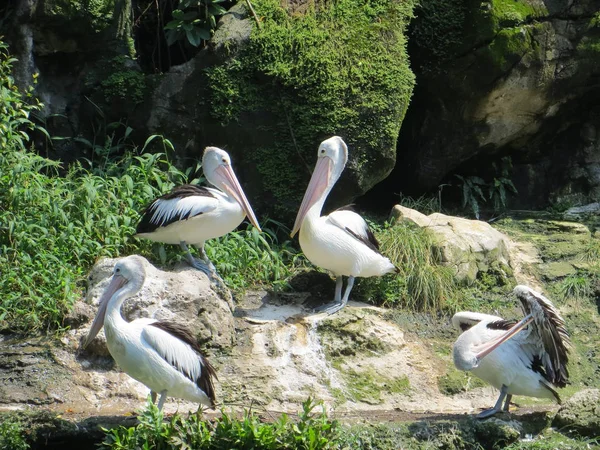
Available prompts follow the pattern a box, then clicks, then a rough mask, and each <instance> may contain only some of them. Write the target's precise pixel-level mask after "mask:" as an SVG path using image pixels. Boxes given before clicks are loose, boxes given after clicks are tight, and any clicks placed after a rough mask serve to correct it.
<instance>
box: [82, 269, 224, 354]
mask: <svg viewBox="0 0 600 450" xmlns="http://www.w3.org/2000/svg"><path fill="white" fill-rule="evenodd" d="M117 261H118V259H108V258H107V259H102V260H100V261H99V262H98V263H96V265H95V266H94V267H93V268H92V270H91V272H90V275H89V277H88V279H89V289H88V293H87V296H86V303H88V304H91V305H94V307H95V308H97V303H98V300H99V298H100V296H101V295H102V292H103V291H104V289H105V288H106V287H107V286H108V283H109V281H110V279H111V277H112V270H113V267H114V265H115V263H116V262H117ZM144 261H145V265H146V282H145V283H144V287H143V288H142V290H141V291H140V292H139V293H138V294H137V295H136V296H135V297H133V298H131V299H129V300H127V301H126V302H125V303H124V304H123V307H122V308H121V311H122V314H123V316H124V318H125V320H127V321H132V320H134V319H137V318H140V317H151V318H155V319H158V320H172V321H177V322H178V323H180V324H182V325H184V326H186V327H187V328H189V329H190V330H191V331H192V332H193V333H194V334H196V336H198V339H199V340H200V341H201V342H205V343H207V344H208V345H210V346H213V347H217V348H223V349H225V348H230V347H231V345H232V343H233V341H234V326H233V304H232V303H231V297H230V296H229V297H227V298H226V299H223V298H221V297H219V296H218V295H217V294H216V293H215V292H214V291H213V290H212V288H211V283H210V281H209V280H208V278H207V277H206V275H205V274H204V273H202V272H200V271H198V270H195V269H193V268H191V267H189V266H188V265H180V266H179V267H177V268H176V269H175V271H174V272H165V271H162V270H159V269H157V268H156V267H154V266H153V265H152V264H150V263H149V262H148V261H147V260H146V259H144ZM85 333H87V329H86V330H85ZM81 334H82V336H83V335H84V333H83V330H82V333H81ZM100 341H102V337H101V338H100ZM104 345H105V344H104ZM101 348H102V344H101V345H100V347H97V346H96V345H92V347H91V349H90V351H91V352H93V353H95V354H104V355H105V354H107V351H105V350H102V349H101Z"/></svg>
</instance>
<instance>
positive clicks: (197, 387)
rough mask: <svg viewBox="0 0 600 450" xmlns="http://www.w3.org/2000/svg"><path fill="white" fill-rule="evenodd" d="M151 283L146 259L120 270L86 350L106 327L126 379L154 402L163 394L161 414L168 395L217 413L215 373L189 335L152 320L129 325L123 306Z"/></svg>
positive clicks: (122, 264)
mask: <svg viewBox="0 0 600 450" xmlns="http://www.w3.org/2000/svg"><path fill="white" fill-rule="evenodd" d="M145 279H146V271H145V269H144V261H143V259H142V258H141V257H139V256H137V255H132V256H128V257H127V258H124V259H121V260H120V261H119V262H117V264H115V268H114V270H113V277H112V280H111V282H110V285H109V286H108V287H107V288H106V290H105V291H104V293H103V294H102V297H101V298H100V301H99V304H98V313H97V315H96V318H95V319H94V322H93V323H92V327H91V328H90V331H89V333H88V335H87V337H86V338H85V341H84V343H83V347H84V348H85V347H86V346H87V345H88V344H89V343H90V342H91V341H92V340H93V339H94V337H95V336H96V335H97V334H98V332H99V331H100V329H101V328H102V326H103V325H104V334H105V335H106V343H107V345H108V350H109V351H110V354H111V355H112V357H113V358H114V360H115V361H116V362H117V364H118V365H119V366H120V367H121V368H122V369H123V370H124V371H125V373H127V374H128V375H129V376H130V377H132V378H134V379H136V380H138V381H140V382H141V383H144V384H145V385H146V386H148V387H149V388H150V391H151V393H152V399H153V401H154V400H155V398H156V393H159V394H160V400H159V402H158V409H162V407H163V405H164V403H165V400H166V398H167V395H170V396H172V397H177V398H182V399H184V400H189V401H192V402H197V403H201V404H203V405H206V406H209V407H212V408H214V405H215V389H214V386H213V378H216V373H215V370H214V369H213V367H212V366H211V365H210V363H209V362H208V360H207V359H206V358H205V357H204V356H202V354H201V353H200V348H199V346H198V343H197V341H196V340H195V339H194V337H193V335H192V334H191V333H190V332H189V331H188V330H187V329H185V328H184V327H181V326H180V325H177V324H176V323H172V322H159V321H157V320H154V319H147V318H144V319H136V320H134V321H133V322H126V321H125V320H124V319H123V317H122V316H121V305H122V304H123V302H124V301H125V300H126V299H128V298H129V297H131V296H133V295H135V294H137V293H138V292H139V291H140V289H141V288H142V286H143V285H144V281H145Z"/></svg>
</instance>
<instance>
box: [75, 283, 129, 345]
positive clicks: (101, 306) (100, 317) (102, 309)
mask: <svg viewBox="0 0 600 450" xmlns="http://www.w3.org/2000/svg"><path fill="white" fill-rule="evenodd" d="M125 283H127V279H126V278H124V277H122V276H121V275H117V274H115V275H113V277H112V280H111V281H110V284H109V285H108V287H107V288H106V290H105V291H104V293H103V294H102V297H100V300H99V301H98V312H97V313H96V317H95V318H94V322H93V323H92V326H91V328H90V331H89V332H88V335H87V336H86V337H85V340H84V341H83V348H86V347H87V346H88V345H89V344H90V342H92V341H93V340H94V338H95V337H96V335H97V334H98V333H99V332H100V330H101V329H102V327H103V326H104V317H105V316H106V309H107V307H108V303H109V302H110V299H111V298H112V296H113V295H114V294H115V292H117V291H118V290H119V289H121V288H122V287H123V286H124V285H125Z"/></svg>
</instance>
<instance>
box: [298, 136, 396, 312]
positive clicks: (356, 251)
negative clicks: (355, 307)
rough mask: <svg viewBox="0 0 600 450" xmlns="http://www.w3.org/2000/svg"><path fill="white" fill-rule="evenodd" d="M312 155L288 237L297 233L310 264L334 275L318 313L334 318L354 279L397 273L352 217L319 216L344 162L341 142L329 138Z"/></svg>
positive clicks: (345, 212)
mask: <svg viewBox="0 0 600 450" xmlns="http://www.w3.org/2000/svg"><path fill="white" fill-rule="evenodd" d="M317 154H318V157H317V164H316V166H315V169H314V171H313V174H312V177H311V179H310V182H309V184H308V187H307V188H306V193H305V194H304V199H303V200H302V204H301V205H300V209H299V210H298V215H297V216H296V221H295V223H294V228H293V229H292V233H291V236H292V237H293V236H294V235H295V234H296V233H297V232H298V231H300V236H299V240H300V247H301V248H302V251H303V252H304V254H305V255H306V257H307V258H308V259H309V261H310V262H312V263H313V264H314V265H316V266H319V267H322V268H324V269H327V270H329V271H331V272H333V274H334V275H335V277H336V281H335V296H334V299H333V302H332V303H328V304H326V305H324V306H323V307H321V308H318V311H322V312H327V313H329V314H333V313H335V312H337V311H339V310H340V309H342V308H343V307H344V306H345V305H346V303H347V302H348V298H349V296H350V291H351V290H352V286H353V285H354V279H355V278H356V277H373V276H381V275H385V274H387V273H393V272H396V270H397V269H396V267H395V266H394V265H393V264H392V263H391V262H390V260H389V259H388V258H386V257H385V256H383V255H382V254H381V253H380V252H379V244H378V242H377V240H376V239H375V236H374V235H373V233H372V232H371V230H370V229H369V226H368V225H367V222H365V220H364V219H363V218H362V217H361V216H359V215H358V214H357V213H355V212H354V211H351V210H349V209H348V208H340V209H338V210H336V211H333V212H332V213H330V214H328V215H326V216H321V210H322V209H323V205H324V203H325V200H326V199H327V196H328V195H329V192H330V191H331V189H332V188H333V186H334V185H335V183H336V182H337V180H338V179H339V178H340V175H341V174H342V171H343V170H344V167H345V166H346V162H347V161H348V147H347V146H346V143H345V142H344V141H343V140H342V138H341V137H339V136H334V137H332V138H329V139H327V140H325V141H323V142H322V143H321V145H319V149H318V153H317ZM343 276H347V277H348V284H347V285H346V290H345V292H344V296H343V297H342V284H343V278H342V277H343Z"/></svg>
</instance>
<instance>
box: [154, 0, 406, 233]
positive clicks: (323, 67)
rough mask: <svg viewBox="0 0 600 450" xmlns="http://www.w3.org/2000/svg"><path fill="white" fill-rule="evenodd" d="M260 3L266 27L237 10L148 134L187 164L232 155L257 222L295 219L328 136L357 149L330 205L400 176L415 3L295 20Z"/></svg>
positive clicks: (160, 108)
mask: <svg viewBox="0 0 600 450" xmlns="http://www.w3.org/2000/svg"><path fill="white" fill-rule="evenodd" d="M252 4H253V6H254V9H255V10H256V13H257V15H258V17H259V18H260V27H259V26H257V25H256V23H255V21H254V19H253V18H252V17H251V16H249V15H246V16H245V17H243V16H241V15H240V14H239V10H240V8H241V9H243V8H244V7H243V4H242V5H240V4H238V5H237V6H236V7H235V8H236V10H235V14H233V13H232V14H231V15H230V16H228V18H227V20H226V21H223V22H222V23H221V25H220V27H219V28H218V29H217V32H216V33H215V36H216V38H215V42H214V43H212V44H211V46H210V47H208V48H207V49H205V50H204V51H202V52H200V54H198V56H197V57H196V58H195V59H194V60H192V61H190V62H189V63H187V64H185V65H184V66H182V67H181V68H179V69H178V70H177V71H172V73H169V74H167V75H166V76H165V78H164V79H163V82H162V84H161V87H160V88H159V90H158V92H157V93H156V94H155V97H156V98H155V101H154V103H155V105H154V106H155V107H154V108H152V111H151V114H152V118H151V119H150V123H151V124H152V130H150V131H151V132H152V133H161V134H164V135H166V136H168V137H169V138H170V139H171V140H172V141H173V142H174V144H175V147H176V148H177V149H178V151H179V154H180V155H181V156H184V157H193V158H198V157H199V154H200V152H201V150H202V147H204V146H205V145H219V146H223V147H225V148H227V150H228V151H229V152H230V154H231V155H232V159H233V161H234V167H235V168H236V171H237V173H238V176H239V178H240V180H241V182H242V184H243V186H244V189H245V190H246V192H247V194H248V197H249V199H250V201H251V202H252V204H253V206H254V208H255V209H256V210H258V212H259V214H264V213H267V214H269V215H273V216H275V217H277V218H278V220H281V221H284V222H286V221H288V222H291V221H292V220H293V216H294V215H295V213H296V211H297V209H298V205H299V204H300V201H301V199H302V195H303V193H304V190H305V188H306V186H307V184H308V180H309V178H310V174H311V172H312V169H313V165H314V162H315V160H316V152H317V148H318V145H319V143H320V142H321V141H322V140H324V139H326V138H329V137H331V136H333V135H339V136H341V137H342V138H343V139H344V140H345V141H346V143H347V144H348V147H349V162H348V165H347V168H346V170H345V172H344V174H343V176H342V178H341V179H340V181H339V183H338V185H337V186H336V189H334V191H333V192H332V204H335V205H339V204H341V203H344V202H348V201H351V200H352V199H353V198H354V197H356V196H358V195H361V194H363V193H364V192H366V191H367V190H368V189H370V188H371V187H372V186H373V185H375V184H376V183H377V182H379V181H381V180H383V179H384V178H385V177H386V176H387V175H388V174H389V173H390V171H391V170H392V169H393V167H394V164H395V160H396V140H397V137H398V133H399V130H400V126H401V124H402V121H403V118H404V115H405V113H406V110H407V108H408V104H409V100H410V97H411V95H412V90H413V87H414V84H415V79H414V75H413V73H412V71H411V69H410V67H409V61H408V56H407V53H406V38H405V36H404V31H405V29H406V27H407V25H408V22H409V21H410V19H411V17H412V9H413V6H414V2H413V1H412V0H410V1H407V2H388V1H384V0H376V1H369V2H366V1H354V0H342V1H337V2H317V3H312V2H311V3H307V7H306V8H302V9H301V10H295V11H293V12H292V11H289V10H287V9H286V8H285V7H283V6H282V5H281V2H279V1H278V0H255V1H253V2H252ZM239 21H242V22H244V23H243V24H241V25H240V23H239ZM248 26H251V27H252V28H251V33H250V35H249V36H246V35H245V34H244V33H246V32H247V30H248V29H249V28H248ZM173 111H176V112H177V113H176V114H173ZM198 124H201V126H198ZM186 148H187V150H186Z"/></svg>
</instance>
